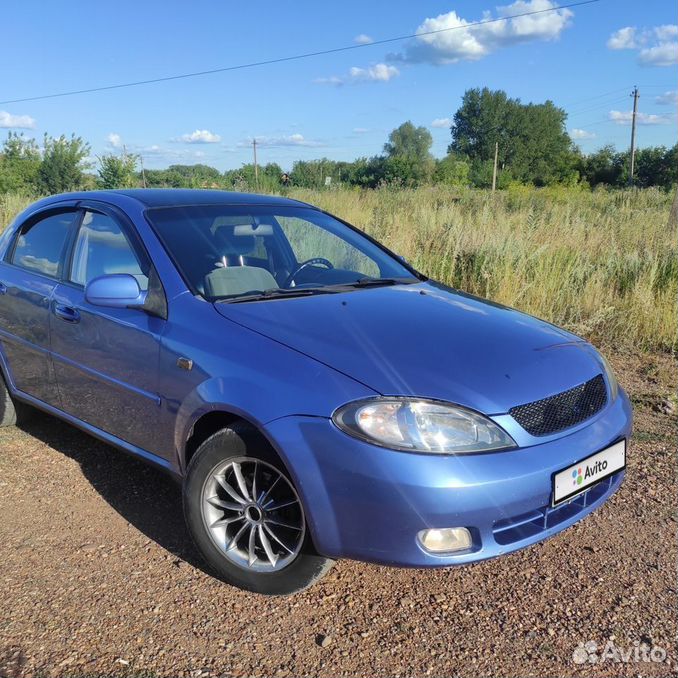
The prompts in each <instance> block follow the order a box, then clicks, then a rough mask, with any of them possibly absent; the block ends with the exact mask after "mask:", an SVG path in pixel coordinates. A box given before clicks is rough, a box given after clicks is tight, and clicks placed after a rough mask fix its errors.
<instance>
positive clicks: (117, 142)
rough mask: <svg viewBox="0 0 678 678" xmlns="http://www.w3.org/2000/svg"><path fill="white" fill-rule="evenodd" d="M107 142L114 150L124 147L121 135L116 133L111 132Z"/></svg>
mask: <svg viewBox="0 0 678 678" xmlns="http://www.w3.org/2000/svg"><path fill="white" fill-rule="evenodd" d="M106 141H108V143H109V144H110V145H111V146H112V147H113V148H120V147H121V146H122V137H121V136H120V135H119V134H116V133H115V132H111V133H110V134H109V135H108V136H107V137H106Z"/></svg>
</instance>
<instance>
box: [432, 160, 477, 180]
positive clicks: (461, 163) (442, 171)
mask: <svg viewBox="0 0 678 678" xmlns="http://www.w3.org/2000/svg"><path fill="white" fill-rule="evenodd" d="M469 170H470V167H469V164H468V163H467V162H466V161H465V160H463V159H461V158H459V157H457V156H456V155H446V156H445V157H444V158H442V159H441V160H437V161H436V168H435V172H434V174H433V180H434V181H435V182H436V183H439V184H445V185H447V186H467V185H468V183H469Z"/></svg>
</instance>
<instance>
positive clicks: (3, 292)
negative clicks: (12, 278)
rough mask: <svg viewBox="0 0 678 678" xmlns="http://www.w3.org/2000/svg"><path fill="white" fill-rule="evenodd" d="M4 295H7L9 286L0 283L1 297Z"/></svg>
mask: <svg viewBox="0 0 678 678" xmlns="http://www.w3.org/2000/svg"><path fill="white" fill-rule="evenodd" d="M2 294H7V285H5V283H2V282H0V295H2Z"/></svg>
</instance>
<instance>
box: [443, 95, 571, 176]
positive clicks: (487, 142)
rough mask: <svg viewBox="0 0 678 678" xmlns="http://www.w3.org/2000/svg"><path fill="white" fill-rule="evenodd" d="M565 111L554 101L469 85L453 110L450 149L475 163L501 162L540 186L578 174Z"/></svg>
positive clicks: (503, 165) (501, 164)
mask: <svg viewBox="0 0 678 678" xmlns="http://www.w3.org/2000/svg"><path fill="white" fill-rule="evenodd" d="M566 118H567V114H566V113H565V111H564V110H563V109H562V108H558V107H557V106H555V105H554V104H553V103H552V102H551V101H546V102H545V103H543V104H522V103H521V102H520V100H519V99H510V98H509V97H508V96H507V94H506V92H503V91H501V90H497V91H491V90H489V89H488V88H484V89H482V90H481V89H470V90H467V91H466V92H465V93H464V97H463V99H462V105H461V107H460V108H459V110H458V111H457V112H456V113H455V114H454V124H453V126H452V143H451V144H450V147H449V149H448V150H449V152H450V153H456V154H459V155H461V156H464V157H466V158H468V159H469V160H470V161H472V162H473V163H474V164H475V166H476V167H482V166H484V165H483V164H484V163H488V162H493V161H494V150H495V143H498V144H499V154H498V161H499V167H500V168H501V169H508V170H509V171H510V173H511V175H512V176H513V178H514V179H515V180H517V181H522V182H525V183H533V184H535V185H537V186H542V185H546V184H551V183H556V182H560V181H571V180H572V179H573V178H575V177H576V171H575V167H576V151H575V149H574V147H573V145H572V141H571V139H570V137H569V136H568V134H567V131H566V130H565V121H566Z"/></svg>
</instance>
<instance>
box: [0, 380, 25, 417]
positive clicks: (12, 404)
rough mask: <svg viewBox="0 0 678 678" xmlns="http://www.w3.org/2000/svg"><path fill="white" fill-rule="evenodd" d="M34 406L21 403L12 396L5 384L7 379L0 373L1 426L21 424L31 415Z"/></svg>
mask: <svg viewBox="0 0 678 678" xmlns="http://www.w3.org/2000/svg"><path fill="white" fill-rule="evenodd" d="M31 412H32V408H31V407H30V406H29V405H24V404H23V403H19V402H17V401H16V400H14V399H13V398H12V396H11V395H10V394H9V390H8V389H7V385H6V384H5V379H4V377H3V376H2V374H0V428H2V427H3V426H14V425H15V424H21V423H23V422H24V421H26V419H28V418H29V417H30V415H31Z"/></svg>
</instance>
